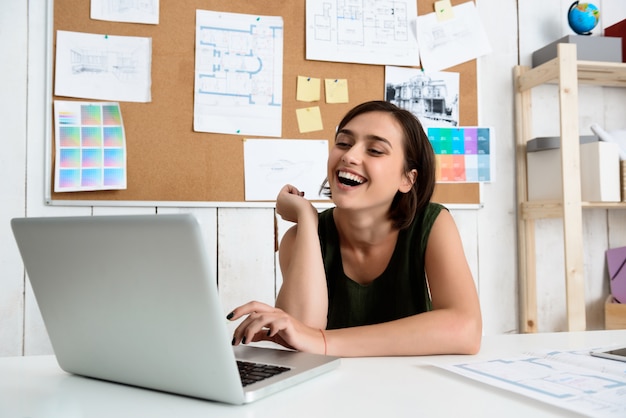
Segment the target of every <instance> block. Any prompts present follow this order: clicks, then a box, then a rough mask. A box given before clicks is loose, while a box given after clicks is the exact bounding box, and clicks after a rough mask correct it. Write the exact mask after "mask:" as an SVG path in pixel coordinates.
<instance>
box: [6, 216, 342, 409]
mask: <svg viewBox="0 0 626 418" xmlns="http://www.w3.org/2000/svg"><path fill="white" fill-rule="evenodd" d="M11 226H12V229H13V233H14V235H15V239H16V241H17V245H18V247H19V251H20V253H21V256H22V259H23V261H24V265H25V268H26V271H27V273H28V277H29V279H30V282H31V284H32V288H33V291H34V294H35V298H36V300H37V303H38V305H39V308H40V311H41V314H42V317H43V320H44V323H45V326H46V329H47V331H48V334H49V337H50V341H51V343H52V348H53V350H54V353H55V355H56V357H57V360H58V362H59V366H60V367H61V368H62V369H63V370H65V371H67V372H69V373H73V374H77V375H82V376H87V377H92V378H97V379H103V380H107V381H111V382H118V383H124V384H128V385H133V386H139V387H143V388H149V389H155V390H159V391H164V392H170V393H176V394H180V395H186V396H191V397H196V398H202V399H207V400H213V401H219V402H225V403H230V404H244V403H248V402H252V401H255V400H257V399H260V398H262V397H265V396H267V395H270V394H272V393H275V392H277V391H280V390H283V389H286V388H287V387H290V386H292V385H294V384H297V383H301V382H303V381H305V380H307V379H310V378H312V377H314V376H317V375H319V374H322V373H324V372H328V371H330V370H332V369H334V368H336V367H337V366H338V365H339V362H340V359H339V358H337V357H332V356H322V355H314V354H307V353H301V352H295V351H291V350H284V349H280V348H277V349H273V348H268V347H258V346H256V347H253V346H237V347H233V346H232V345H231V340H232V335H231V334H230V332H229V331H228V327H227V320H226V318H225V313H224V312H225V311H224V310H223V308H222V306H221V304H220V300H219V295H218V288H217V280H216V277H215V276H214V273H213V269H212V268H211V265H210V263H209V262H208V260H207V250H206V248H205V246H204V242H203V239H202V235H201V231H200V226H199V224H198V222H197V220H196V219H195V217H194V216H193V215H191V214H172V215H170V214H167V215H127V216H86V217H44V218H17V219H13V220H12V221H11ZM234 280H237V278H234ZM277 347H278V346H277ZM250 363H253V364H256V365H258V366H257V370H258V367H261V365H269V366H270V369H271V368H272V367H273V368H274V369H278V371H279V373H278V374H275V375H273V376H272V377H269V378H266V379H265V380H260V381H254V382H253V383H251V382H249V381H248V379H244V380H245V385H244V383H242V378H241V377H240V373H239V370H238V364H246V365H249V364H250ZM272 373H274V372H272ZM272 373H270V374H272ZM256 374H257V375H259V374H261V375H263V376H264V375H265V374H266V373H265V372H260V373H256ZM253 375H254V373H253V374H252V375H251V376H253ZM249 377H250V376H249ZM255 379H257V378H256V377H255Z"/></svg>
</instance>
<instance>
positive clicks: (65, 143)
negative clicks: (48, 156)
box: [59, 126, 80, 147]
mask: <svg viewBox="0 0 626 418" xmlns="http://www.w3.org/2000/svg"><path fill="white" fill-rule="evenodd" d="M59 142H60V143H61V146H62V147H79V146H80V128H79V127H77V126H62V127H60V128H59Z"/></svg>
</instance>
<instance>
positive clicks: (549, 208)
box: [520, 201, 626, 219]
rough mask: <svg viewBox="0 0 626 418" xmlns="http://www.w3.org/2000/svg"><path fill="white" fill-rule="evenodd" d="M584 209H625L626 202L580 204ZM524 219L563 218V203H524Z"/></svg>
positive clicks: (521, 206)
mask: <svg viewBox="0 0 626 418" xmlns="http://www.w3.org/2000/svg"><path fill="white" fill-rule="evenodd" d="M580 206H581V208H583V209H624V210H626V202H580ZM520 210H521V216H522V218H523V219H543V218H562V217H563V203H561V201H533V202H522V203H521V205H520Z"/></svg>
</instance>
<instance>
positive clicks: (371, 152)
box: [368, 148, 384, 155]
mask: <svg viewBox="0 0 626 418" xmlns="http://www.w3.org/2000/svg"><path fill="white" fill-rule="evenodd" d="M368 151H369V153H370V154H372V155H383V154H384V152H383V151H381V150H378V149H375V148H370V149H369V150H368Z"/></svg>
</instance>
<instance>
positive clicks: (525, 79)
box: [517, 58, 626, 92]
mask: <svg viewBox="0 0 626 418" xmlns="http://www.w3.org/2000/svg"><path fill="white" fill-rule="evenodd" d="M576 66H577V71H578V83H579V84H589V85H596V86H605V87H626V64H624V63H616V62H597V61H577V62H576ZM558 81H559V60H558V58H555V59H553V60H551V61H548V62H546V63H544V64H542V65H539V66H537V67H535V68H533V69H531V70H529V71H527V72H526V73H524V74H522V75H521V76H520V77H519V79H518V80H517V88H518V91H520V92H521V91H525V90H529V89H531V88H533V87H537V86H539V85H541V84H546V83H548V84H556V83H558Z"/></svg>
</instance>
